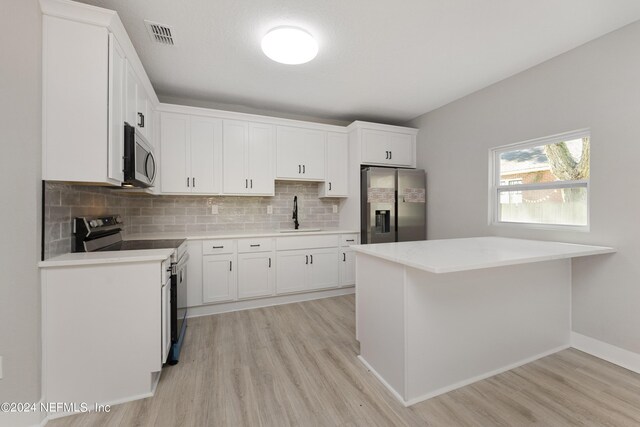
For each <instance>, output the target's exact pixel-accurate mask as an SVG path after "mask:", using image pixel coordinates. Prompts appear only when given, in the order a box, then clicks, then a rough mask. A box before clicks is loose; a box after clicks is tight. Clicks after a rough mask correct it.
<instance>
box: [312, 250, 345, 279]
mask: <svg viewBox="0 0 640 427" xmlns="http://www.w3.org/2000/svg"><path fill="white" fill-rule="evenodd" d="M308 252H309V258H310V262H309V289H323V288H333V287H337V286H338V285H339V284H340V271H339V266H338V263H337V262H336V259H337V255H338V249H337V248H328V249H313V250H310V251H308Z"/></svg>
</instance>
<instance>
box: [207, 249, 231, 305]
mask: <svg viewBox="0 0 640 427" xmlns="http://www.w3.org/2000/svg"><path fill="white" fill-rule="evenodd" d="M202 258H203V260H202V279H203V283H202V301H203V302H204V303H205V304H206V303H213V302H224V301H234V300H235V299H236V297H237V293H238V287H237V284H238V282H237V278H238V276H237V274H236V267H237V266H236V265H234V264H235V255H206V256H204V257H202Z"/></svg>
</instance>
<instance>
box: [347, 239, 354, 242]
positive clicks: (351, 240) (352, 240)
mask: <svg viewBox="0 0 640 427" xmlns="http://www.w3.org/2000/svg"><path fill="white" fill-rule="evenodd" d="M347 242H355V240H354V239H347Z"/></svg>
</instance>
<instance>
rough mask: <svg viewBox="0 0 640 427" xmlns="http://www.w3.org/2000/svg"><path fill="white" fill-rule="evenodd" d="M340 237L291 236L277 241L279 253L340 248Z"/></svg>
mask: <svg viewBox="0 0 640 427" xmlns="http://www.w3.org/2000/svg"><path fill="white" fill-rule="evenodd" d="M339 242H340V236H339V235H330V236H295V237H294V236H291V237H280V238H278V239H277V241H276V247H277V250H279V251H289V250H296V249H313V248H333V247H337V246H339Z"/></svg>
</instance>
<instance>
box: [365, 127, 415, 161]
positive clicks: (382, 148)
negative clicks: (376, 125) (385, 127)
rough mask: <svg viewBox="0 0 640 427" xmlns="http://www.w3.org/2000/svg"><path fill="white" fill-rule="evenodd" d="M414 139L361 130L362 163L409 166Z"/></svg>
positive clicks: (404, 135)
mask: <svg viewBox="0 0 640 427" xmlns="http://www.w3.org/2000/svg"><path fill="white" fill-rule="evenodd" d="M414 138H415V137H414V136H413V135H409V134H405V133H396V132H387V131H381V130H372V129H362V162H363V163H374V164H383V165H394V166H411V165H412V164H413V157H414V152H413V150H414V149H413V140H414Z"/></svg>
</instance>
